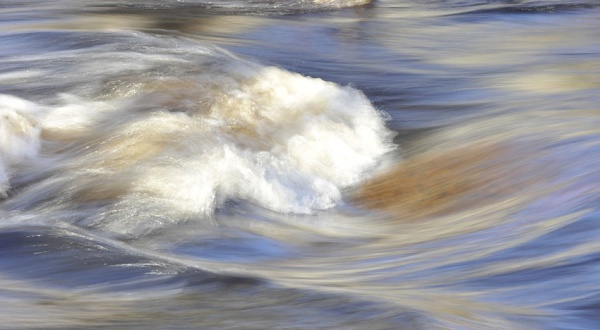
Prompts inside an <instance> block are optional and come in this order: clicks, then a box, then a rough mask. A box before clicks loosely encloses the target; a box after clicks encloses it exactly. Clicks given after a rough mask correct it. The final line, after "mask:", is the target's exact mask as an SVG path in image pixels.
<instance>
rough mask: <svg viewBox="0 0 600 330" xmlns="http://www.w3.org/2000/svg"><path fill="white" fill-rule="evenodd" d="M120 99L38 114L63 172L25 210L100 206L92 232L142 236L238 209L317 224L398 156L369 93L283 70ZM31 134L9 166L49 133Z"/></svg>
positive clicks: (162, 83) (149, 85) (169, 80)
mask: <svg viewBox="0 0 600 330" xmlns="http://www.w3.org/2000/svg"><path fill="white" fill-rule="evenodd" d="M122 89H124V90H120V91H116V92H115V93H114V97H115V98H114V99H109V100H105V101H91V100H85V99H82V98H78V97H68V96H63V97H62V102H63V104H62V105H59V106H53V107H49V106H47V107H42V106H39V105H38V106H37V107H38V108H43V109H44V111H38V113H37V114H36V120H37V121H39V122H40V123H41V126H42V128H43V130H44V132H45V133H46V134H44V137H45V138H46V139H48V141H49V142H51V143H50V144H52V143H54V144H55V143H59V144H61V145H63V147H62V148H54V149H53V150H54V151H52V152H56V153H58V154H59V156H60V157H59V158H60V159H61V161H60V162H59V163H57V165H55V168H54V169H53V170H52V172H53V173H52V179H51V180H49V179H48V180H42V181H41V183H38V184H37V185H36V186H34V187H32V188H30V189H29V190H28V191H26V192H24V193H22V194H21V197H20V198H21V200H20V201H16V202H15V203H17V204H20V205H25V204H27V205H29V204H31V200H36V199H37V200H47V199H51V200H52V199H54V200H55V201H54V202H52V205H53V207H60V208H63V209H64V208H67V209H68V208H75V206H77V207H78V208H80V209H81V205H82V203H84V204H83V205H85V204H86V203H88V204H89V205H102V207H98V208H94V207H90V208H89V209H87V211H86V212H88V213H86V215H85V220H84V221H83V223H84V224H86V225H92V226H102V227H104V228H106V229H107V230H110V231H113V232H117V233H133V234H139V233H144V232H147V231H151V230H154V229H156V228H159V227H162V226H164V225H165V224H166V223H171V222H177V221H182V219H194V218H206V217H210V216H211V215H212V214H213V212H214V211H215V208H217V207H219V206H220V205H222V204H223V203H224V202H226V201H228V200H232V199H239V200H245V201H248V202H251V203H254V204H257V205H260V206H262V207H264V208H267V209H270V210H273V211H277V212H283V213H301V214H311V213H314V212H317V211H319V210H324V209H328V208H331V207H334V206H335V205H336V204H337V203H339V202H340V201H341V195H342V189H344V188H346V187H348V186H351V185H354V184H356V183H358V182H359V181H361V178H362V176H363V175H364V174H365V172H366V171H368V170H369V169H370V168H372V167H373V166H374V165H375V164H376V162H377V161H378V159H379V158H380V157H381V156H382V155H383V154H384V153H386V152H388V151H389V150H390V148H391V141H390V138H391V134H390V131H389V130H387V129H386V127H385V124H384V119H383V117H382V115H381V114H380V113H379V112H378V111H376V110H375V109H374V108H373V107H372V105H371V104H370V103H369V101H368V100H367V99H366V98H365V96H364V95H363V94H362V93H360V92H359V91H357V90H354V89H352V88H349V87H340V86H338V85H336V84H333V83H330V82H325V81H323V80H320V79H314V78H309V77H304V76H301V75H299V74H295V73H290V72H287V71H284V70H281V69H278V68H274V67H260V66H255V65H251V64H247V63H242V62H239V61H234V62H233V63H230V64H229V65H227V66H225V69H221V70H220V71H218V72H210V71H209V72H203V73H200V74H197V75H193V76H186V77H160V78H157V79H154V80H153V79H150V80H141V81H139V82H135V81H134V82H132V83H128V84H125V85H124V86H123V87H122ZM15 100H17V99H14V100H13V102H16V101H15ZM20 102H24V103H27V101H23V100H21V101H20ZM17 103H18V102H17ZM34 106H35V105H33V103H27V106H26V107H34ZM11 111H12V112H11V113H16V110H11ZM23 118H25V117H23ZM32 123H33V121H32ZM29 130H30V133H28V135H26V136H25V137H16V136H14V134H13V135H12V136H10V137H7V139H8V140H10V141H12V142H10V143H8V142H5V144H7V145H10V146H13V147H15V148H16V149H15V150H19V151H18V152H17V151H14V150H13V151H3V152H4V153H5V154H7V155H9V154H10V157H11V159H12V162H11V164H12V163H15V161H22V160H24V159H26V158H27V157H30V156H31V155H33V154H34V153H35V152H34V151H35V150H37V148H39V142H38V140H37V139H38V136H39V130H40V128H39V127H38V126H35V125H33V124H31V128H29ZM28 132H29V131H28ZM8 140H7V141H8ZM17 145H18V146H19V147H18V148H17V147H16V146H17ZM23 145H26V147H24V148H23V147H21V146H23ZM3 148H5V149H6V147H3ZM7 150H8V149H7ZM27 150H28V151H27ZM10 152H12V153H10ZM26 156H27V157H26ZM28 194H29V195H30V196H29V197H28ZM34 196H35V197H34ZM57 205H58V206H57Z"/></svg>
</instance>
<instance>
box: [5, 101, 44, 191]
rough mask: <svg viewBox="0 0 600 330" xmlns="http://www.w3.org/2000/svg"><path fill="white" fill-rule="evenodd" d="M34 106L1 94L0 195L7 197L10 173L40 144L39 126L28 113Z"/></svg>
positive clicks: (31, 155) (34, 154) (33, 155)
mask: <svg viewBox="0 0 600 330" xmlns="http://www.w3.org/2000/svg"><path fill="white" fill-rule="evenodd" d="M36 108H37V106H36V105H35V104H34V103H32V102H28V101H25V100H23V99H20V98H17V97H14V96H10V95H0V197H6V194H7V191H8V189H9V188H10V186H9V180H10V177H11V175H12V174H13V172H14V171H15V170H17V167H18V166H19V165H20V164H21V163H23V162H24V161H26V160H31V159H33V158H34V157H35V156H36V154H37V151H38V149H39V147H40V143H39V134H40V127H39V125H38V123H37V121H36V120H35V119H33V118H32V116H30V113H31V112H34V111H35V110H36Z"/></svg>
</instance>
